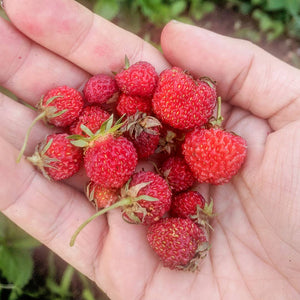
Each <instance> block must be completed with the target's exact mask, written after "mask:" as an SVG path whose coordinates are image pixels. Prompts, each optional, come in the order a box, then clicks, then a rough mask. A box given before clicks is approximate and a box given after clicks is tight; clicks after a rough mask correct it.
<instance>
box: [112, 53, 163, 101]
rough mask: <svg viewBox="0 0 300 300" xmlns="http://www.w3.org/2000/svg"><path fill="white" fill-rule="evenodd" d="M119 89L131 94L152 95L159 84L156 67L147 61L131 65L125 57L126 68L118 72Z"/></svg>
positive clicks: (116, 77)
mask: <svg viewBox="0 0 300 300" xmlns="http://www.w3.org/2000/svg"><path fill="white" fill-rule="evenodd" d="M115 79H116V81H117V84H118V86H119V89H120V90H121V91H122V92H123V93H125V94H128V95H130V96H140V97H152V95H153V93H154V90H155V88H156V85H157V80H158V75H157V73H156V71H155V68H154V67H153V66H152V65H151V64H150V63H148V62H146V61H139V62H137V63H135V64H133V65H131V66H129V61H128V58H126V59H125V69H124V70H122V71H121V72H119V73H118V74H116V76H115Z"/></svg>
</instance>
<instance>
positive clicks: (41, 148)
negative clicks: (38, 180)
mask: <svg viewBox="0 0 300 300" xmlns="http://www.w3.org/2000/svg"><path fill="white" fill-rule="evenodd" d="M52 142H53V139H50V140H49V141H48V143H44V142H43V143H41V144H39V145H37V146H36V148H35V152H34V154H33V155H32V156H30V157H27V160H29V161H30V162H31V163H32V164H33V165H35V166H36V167H37V168H38V169H39V170H40V171H41V172H42V174H43V175H44V176H45V177H46V178H47V179H48V180H51V178H50V177H49V175H48V173H47V171H46V170H45V168H55V167H53V165H51V163H52V162H56V161H59V160H58V159H57V158H51V157H48V156H47V155H46V152H47V151H48V149H49V148H50V146H51V144H52Z"/></svg>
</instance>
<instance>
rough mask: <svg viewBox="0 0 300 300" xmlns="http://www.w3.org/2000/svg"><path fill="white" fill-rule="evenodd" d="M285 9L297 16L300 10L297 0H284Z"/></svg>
mask: <svg viewBox="0 0 300 300" xmlns="http://www.w3.org/2000/svg"><path fill="white" fill-rule="evenodd" d="M285 7H286V10H287V11H288V12H289V13H290V14H291V15H292V16H297V15H298V12H299V10H300V1H299V0H285Z"/></svg>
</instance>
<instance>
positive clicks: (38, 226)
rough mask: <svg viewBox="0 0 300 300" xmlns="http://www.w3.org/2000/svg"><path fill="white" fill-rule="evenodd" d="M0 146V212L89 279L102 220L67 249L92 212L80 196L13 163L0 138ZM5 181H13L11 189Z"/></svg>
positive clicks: (8, 147)
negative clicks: (77, 230)
mask: <svg viewBox="0 0 300 300" xmlns="http://www.w3.org/2000/svg"><path fill="white" fill-rule="evenodd" d="M0 144H1V147H0V180H1V183H2V184H1V189H0V199H1V201H0V211H2V212H3V213H4V214H5V215H6V216H7V217H8V218H10V219H11V220H12V221H13V222H15V223H16V224H17V225H19V226H21V227H22V228H23V229H24V230H25V231H27V232H28V233H29V234H31V235H32V236H34V237H35V238H36V239H38V240H40V241H41V242H42V243H43V244H45V245H46V246H47V247H49V248H50V249H52V250H53V251H54V252H56V253H57V254H58V255H59V256H62V257H63V258H64V259H65V260H66V261H67V262H68V263H70V264H72V265H74V267H75V268H77V269H78V270H80V271H81V272H83V273H84V274H85V275H87V276H89V277H90V278H91V279H93V278H94V269H93V266H94V263H95V259H96V255H99V253H98V251H99V250H100V249H101V247H102V242H103V237H104V236H105V235H106V230H107V223H106V218H105V217H99V218H97V219H96V220H94V221H93V223H91V224H90V225H89V226H86V227H85V228H84V229H83V231H82V232H81V234H80V235H79V236H78V238H77V240H76V243H75V246H74V247H72V248H71V247H70V246H69V241H70V239H71V236H72V234H73V233H74V232H75V230H76V229H77V228H78V226H79V225H80V224H81V223H82V222H83V221H84V220H86V219H87V218H88V217H90V216H91V215H92V214H93V212H94V210H93V208H92V207H91V205H90V204H89V203H88V202H87V201H86V200H85V197H84V196H83V194H82V193H79V192H78V191H76V190H74V189H72V188H70V187H68V186H67V185H63V184H60V183H54V182H49V181H48V180H46V179H44V178H43V177H42V176H41V175H40V174H39V173H37V172H35V170H34V168H32V166H31V165H30V164H29V163H28V162H27V161H25V160H21V162H20V163H19V164H16V161H15V157H16V154H17V153H16V152H17V151H16V149H15V148H14V147H13V146H11V145H10V144H8V143H7V142H6V141H5V140H3V139H2V138H0ZM7 182H10V183H12V182H13V185H14V188H12V185H11V184H5V183H7ZM87 245H88V247H87Z"/></svg>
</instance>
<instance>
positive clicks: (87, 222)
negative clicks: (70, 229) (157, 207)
mask: <svg viewBox="0 0 300 300" xmlns="http://www.w3.org/2000/svg"><path fill="white" fill-rule="evenodd" d="M129 203H131V200H130V199H129V198H124V199H122V200H120V201H118V202H116V203H114V204H112V205H111V206H109V207H106V208H104V209H102V210H99V211H98V212H96V213H95V214H94V215H92V216H91V217H90V218H88V219H87V220H86V221H84V222H83V223H82V224H81V225H80V226H79V227H78V228H77V230H76V231H75V232H74V234H73V236H72V238H71V241H70V246H71V247H72V246H74V244H75V240H76V238H77V236H78V234H79V233H80V231H81V230H82V229H83V228H84V227H85V226H86V225H88V224H89V223H90V222H91V221H93V220H94V219H96V218H97V217H99V216H101V215H103V214H105V213H106V212H108V211H110V210H112V209H114V208H117V207H121V206H125V205H128V204H129Z"/></svg>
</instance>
